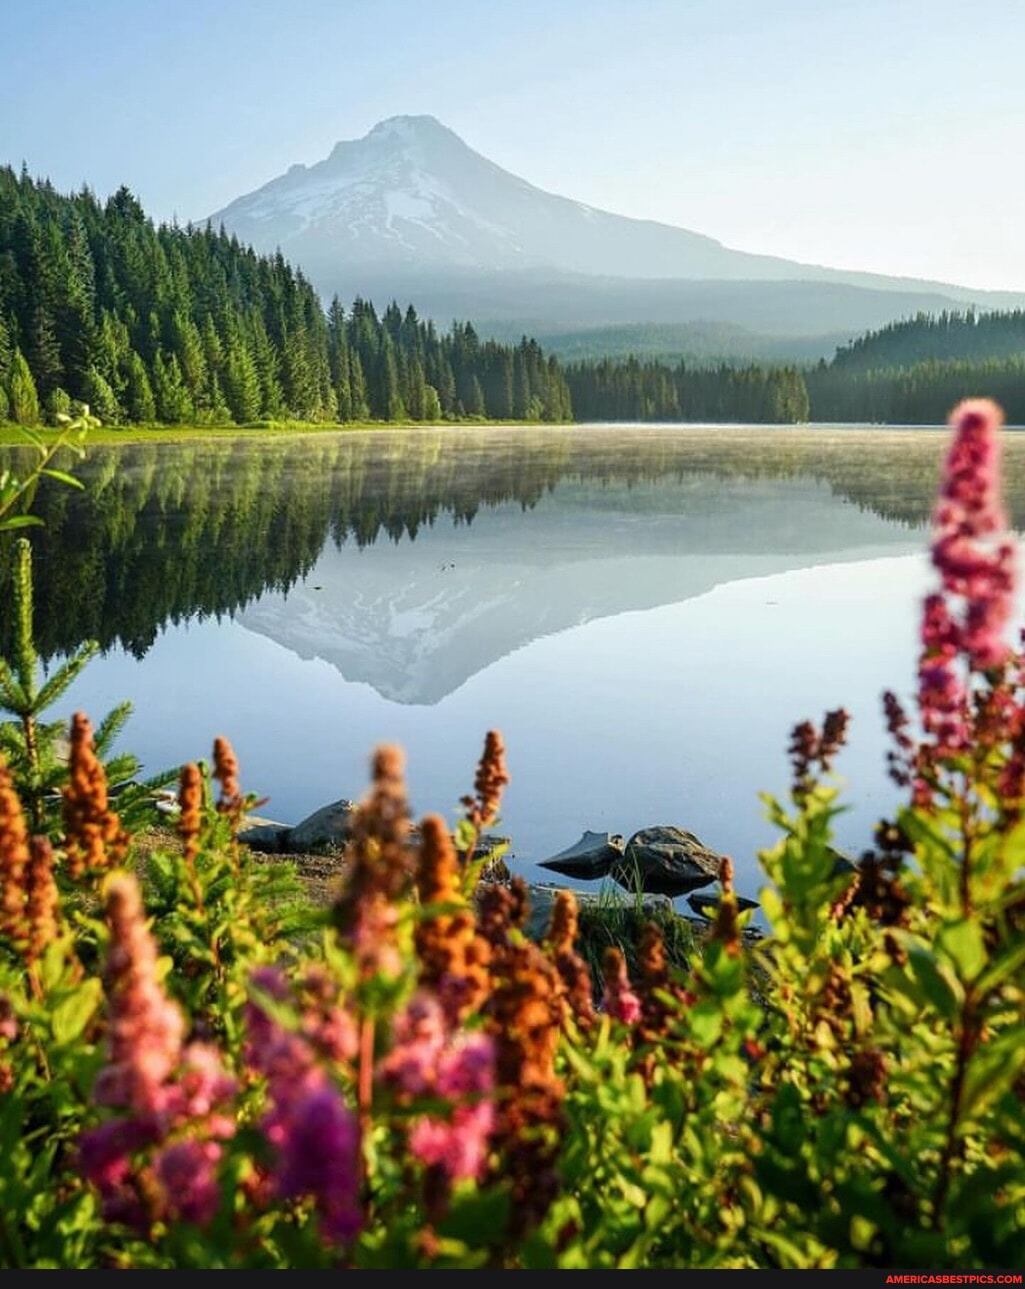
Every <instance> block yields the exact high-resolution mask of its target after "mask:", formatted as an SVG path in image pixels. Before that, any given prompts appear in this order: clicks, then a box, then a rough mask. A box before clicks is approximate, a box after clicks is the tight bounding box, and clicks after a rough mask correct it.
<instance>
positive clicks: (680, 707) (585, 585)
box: [32, 426, 1025, 907]
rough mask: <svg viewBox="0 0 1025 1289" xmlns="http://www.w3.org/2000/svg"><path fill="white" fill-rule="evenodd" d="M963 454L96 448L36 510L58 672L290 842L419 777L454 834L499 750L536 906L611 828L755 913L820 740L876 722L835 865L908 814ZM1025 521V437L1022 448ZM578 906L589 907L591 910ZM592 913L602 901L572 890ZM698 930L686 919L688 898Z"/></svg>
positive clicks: (548, 437)
mask: <svg viewBox="0 0 1025 1289" xmlns="http://www.w3.org/2000/svg"><path fill="white" fill-rule="evenodd" d="M946 443H947V432H946V431H945V430H929V429H910V430H898V429H860V428H851V427H845V428H837V429H832V428H830V429H824V428H818V427H800V428H794V429H780V428H747V427H713V428H702V427H696V426H657V427H652V426H644V427H640V426H629V427H626V426H573V427H562V426H559V427H556V426H545V427H535V428H526V429H498V428H494V429H491V428H489V429H479V430H478V429H467V428H463V427H454V428H451V429H441V430H436V429H416V430H410V431H406V430H395V429H389V430H383V431H371V432H355V433H352V432H349V433H338V434H333V433H332V434H318V435H314V436H306V437H296V436H285V437H282V436H275V437H274V438H269V439H268V440H267V441H255V440H253V439H245V440H241V439H239V440H229V441H224V440H222V441H219V442H216V443H213V444H207V445H199V444H195V443H177V444H167V445H151V444H147V445H143V446H138V445H125V446H124V447H116V448H106V447H99V446H97V447H93V448H90V449H89V451H88V455H87V460H86V461H85V462H84V463H83V465H82V466H81V467H80V468H79V474H80V477H82V478H83V479H85V481H86V483H87V488H86V491H85V492H84V493H81V494H79V493H75V492H73V491H72V490H71V489H68V488H60V487H57V486H54V487H53V488H50V489H48V490H47V491H45V493H42V494H41V512H42V513H43V515H44V517H45V519H46V528H45V529H41V530H38V531H34V532H33V533H32V540H33V543H34V549H35V552H36V564H37V589H36V619H37V628H38V636H39V643H40V648H41V652H42V654H43V655H44V656H45V657H47V658H48V659H50V660H51V662H52V661H53V660H55V659H57V658H59V657H60V656H62V655H63V654H64V653H65V652H66V651H68V650H69V649H71V648H72V647H74V645H76V644H77V643H79V641H80V640H82V639H84V638H86V637H92V638H95V639H97V640H99V641H100V642H101V645H102V647H103V653H102V656H101V657H99V658H97V659H96V660H94V661H93V662H92V663H91V664H90V665H89V666H88V667H87V668H86V670H85V671H84V673H83V674H82V676H81V677H80V678H79V679H78V681H77V682H76V683H75V685H74V687H73V688H72V690H71V691H70V692H69V694H68V696H67V698H66V700H65V701H64V702H63V703H62V704H61V707H60V709H59V710H58V711H57V712H56V715H58V716H64V715H70V713H71V712H72V711H74V710H76V709H83V710H85V711H86V712H87V713H89V715H90V716H91V717H92V718H93V719H94V721H98V720H99V719H100V718H101V717H102V716H103V715H104V714H105V713H106V712H107V711H108V710H109V709H110V708H111V707H112V706H114V705H115V704H116V703H117V702H118V701H120V700H121V699H123V698H129V699H130V700H131V701H132V702H133V704H134V713H133V715H132V717H131V719H130V720H129V722H128V724H127V726H126V729H125V731H124V734H123V735H122V745H123V747H124V748H125V749H129V750H131V751H133V752H134V753H136V754H137V755H138V756H139V757H140V758H141V759H142V761H143V763H144V768H145V772H146V773H154V772H156V771H158V770H161V769H163V768H165V767H167V766H172V765H176V764H179V763H181V762H183V761H187V760H197V759H200V758H208V757H209V756H210V753H211V749H212V744H213V739H214V737H215V736H216V735H219V734H223V735H226V736H227V737H228V738H229V739H230V740H231V742H232V744H233V746H234V748H235V750H236V753H237V754H238V758H239V762H240V766H241V770H242V780H243V787H244V788H245V789H246V790H249V791H253V792H256V793H259V794H260V795H261V796H266V797H267V798H269V800H268V801H267V802H266V804H265V805H264V806H263V807H261V810H260V813H261V814H263V815H265V816H268V817H271V818H274V819H277V820H281V821H283V822H286V823H296V822H298V821H299V820H300V819H301V818H303V817H304V816H305V815H307V814H309V813H310V812H311V811H312V810H314V809H316V808H318V807H319V806H321V805H323V804H326V803H327V802H328V801H331V800H334V799H336V798H338V797H353V798H358V797H360V796H362V794H363V793H364V791H365V790H366V788H367V784H368V764H369V758H370V754H371V752H372V750H373V748H374V747H375V746H376V745H377V744H378V743H381V742H385V741H388V742H391V741H397V742H398V743H400V744H401V745H402V746H403V748H404V749H405V752H406V757H407V778H408V786H409V794H410V798H411V803H412V808H413V813H414V817H419V816H421V815H422V814H424V813H426V812H428V811H434V810H437V811H440V812H441V813H442V814H444V815H445V816H446V817H448V818H450V819H451V820H452V821H453V822H455V820H456V819H457V818H458V816H459V813H460V806H459V799H460V797H461V796H462V795H463V794H464V793H466V792H468V791H470V790H471V788H472V784H473V777H474V772H475V768H476V764H477V759H478V757H479V755H480V752H481V749H482V747H483V741H484V736H485V733H486V732H487V730H488V729H489V728H492V727H494V728H497V729H499V730H500V731H501V732H502V734H503V736H504V739H505V742H506V746H507V751H508V759H509V769H510V773H511V775H512V782H511V784H510V785H509V787H508V789H507V791H506V795H505V798H504V804H503V811H502V819H501V822H500V824H499V826H498V828H497V829H496V831H500V832H502V833H504V834H507V835H509V836H510V837H511V839H512V854H511V856H510V857H509V864H510V867H511V868H512V869H513V871H515V872H519V873H522V874H523V875H524V876H525V877H526V878H527V879H528V880H531V881H533V880H550V879H551V874H548V873H546V872H545V871H544V870H539V869H537V868H536V864H537V862H538V861H539V860H542V859H545V858H547V857H549V856H551V855H553V854H554V853H556V852H557V851H559V850H562V849H563V848H565V847H566V846H569V845H571V844H572V843H573V842H575V841H576V840H577V838H578V837H579V836H580V834H581V833H582V832H583V831H584V830H585V829H592V830H596V831H602V832H604V831H609V832H613V833H622V834H623V835H624V836H625V837H629V835H630V834H631V833H632V832H634V831H635V830H637V829H639V828H643V827H646V826H649V825H652V824H677V825H679V826H681V827H684V828H688V829H690V830H691V831H693V832H695V833H697V835H698V836H699V837H700V838H701V839H702V840H703V841H705V842H706V843H707V844H708V845H710V846H712V847H714V848H716V849H719V850H721V851H723V852H725V853H728V854H730V855H732V857H733V859H734V863H735V867H736V871H737V887H738V890H739V891H740V893H741V894H745V895H749V896H751V897H753V898H757V891H758V887H759V885H760V882H761V871H760V868H759V865H758V861H757V852H758V850H759V849H760V848H762V847H764V846H766V845H770V844H772V843H773V842H774V841H775V840H776V836H777V834H776V832H775V830H774V829H773V828H772V827H771V826H770V825H769V824H768V823H767V822H766V819H765V815H764V806H763V803H762V801H761V799H760V796H759V794H760V793H761V792H763V791H768V792H773V793H776V794H785V793H786V791H787V787H788V784H789V764H788V760H787V750H786V749H787V744H788V740H789V735H790V731H791V729H792V727H793V725H794V724H795V723H796V722H798V721H800V720H803V719H806V718H807V719H811V720H813V721H815V722H816V723H817V722H819V721H820V720H821V718H822V716H823V714H824V713H825V711H827V710H828V709H829V708H832V707H837V706H844V707H846V708H847V709H848V711H849V712H850V713H851V715H852V721H851V725H850V741H849V746H848V747H847V748H846V749H845V750H844V751H843V753H842V754H841V756H840V758H839V761H838V763H837V769H838V772H839V773H840V775H841V777H842V779H843V781H844V784H845V788H844V794H845V796H844V799H845V802H846V805H847V807H848V810H847V813H846V814H844V815H843V816H842V817H841V819H840V820H839V823H838V829H837V843H838V845H840V846H841V847H844V848H846V849H848V850H849V851H851V852H853V853H855V854H856V853H857V852H858V851H859V850H860V849H861V848H863V847H864V846H865V845H867V843H868V841H869V838H870V835H871V830H872V826H873V824H874V822H875V821H876V820H877V819H878V818H879V817H880V815H882V814H885V813H887V812H888V811H889V810H890V809H891V808H892V806H893V804H894V803H895V796H894V793H895V789H893V788H892V786H891V785H890V783H889V780H888V779H887V777H886V774H885V763H884V753H885V749H886V739H885V734H884V728H883V722H882V714H881V695H882V692H883V690H884V689H886V688H892V689H894V690H895V691H896V692H897V693H898V695H900V696H901V697H902V698H904V699H905V700H906V701H908V702H910V699H911V696H912V694H913V692H914V675H915V659H916V636H917V630H918V614H919V605H920V601H921V597H922V595H923V593H924V591H925V590H926V589H927V588H929V587H931V586H932V584H933V583H932V576H931V574H930V571H929V567H928V562H927V557H926V548H927V542H928V516H929V512H930V509H931V505H932V499H933V494H934V489H935V485H936V480H937V478H938V473H939V467H940V463H941V460H942V455H943V452H944V450H945V447H946ZM1005 478H1006V481H1007V490H1008V497H1009V502H1010V505H1011V509H1012V512H1013V515H1014V521H1015V524H1016V526H1019V527H1020V526H1021V522H1022V517H1023V515H1025V436H1022V435H1016V434H1014V433H1012V432H1008V433H1006V434H1005ZM571 884H573V883H571ZM577 885H579V886H580V887H581V888H585V889H593V890H596V889H598V887H597V886H596V885H595V884H593V883H577ZM678 903H679V904H680V905H681V907H682V905H683V901H682V900H681V901H678Z"/></svg>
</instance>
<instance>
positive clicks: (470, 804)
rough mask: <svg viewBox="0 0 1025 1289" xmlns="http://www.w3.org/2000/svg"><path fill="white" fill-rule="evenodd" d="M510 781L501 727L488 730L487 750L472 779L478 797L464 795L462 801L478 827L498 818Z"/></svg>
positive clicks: (485, 744)
mask: <svg viewBox="0 0 1025 1289" xmlns="http://www.w3.org/2000/svg"><path fill="white" fill-rule="evenodd" d="M508 782H509V772H508V770H507V769H506V764H505V744H504V743H503V741H502V735H501V734H500V733H499V732H498V730H488V732H487V735H486V737H485V739H484V751H483V752H482V753H481V758H480V761H479V762H478V763H477V775H476V778H475V779H474V782H473V787H474V791H475V792H476V794H477V795H476V797H464V798H463V805H464V806H466V809H467V818H468V819H469V821H470V823H472V824H473V826H474V827H475V828H477V829H478V830H479V829H481V828H487V827H488V826H489V825H490V824H493V823H494V822H495V820H496V819H497V818H498V810H499V806H500V805H501V801H502V790H503V789H504V788H505V786H506V784H507V783H508Z"/></svg>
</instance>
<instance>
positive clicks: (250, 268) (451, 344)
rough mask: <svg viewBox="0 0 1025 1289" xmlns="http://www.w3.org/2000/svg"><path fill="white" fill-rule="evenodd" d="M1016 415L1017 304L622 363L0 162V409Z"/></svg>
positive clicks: (236, 413)
mask: <svg viewBox="0 0 1025 1289" xmlns="http://www.w3.org/2000/svg"><path fill="white" fill-rule="evenodd" d="M965 391H968V393H969V394H970V395H976V396H985V397H991V398H994V399H996V400H997V401H999V402H1000V404H1001V405H1002V406H1003V407H1004V409H1005V411H1006V415H1007V420H1008V421H1009V422H1010V423H1012V424H1023V423H1025V311H1023V310H1013V311H1007V312H991V313H977V312H975V311H974V310H971V309H968V310H965V311H963V312H948V313H942V314H940V315H938V316H934V315H926V314H919V315H918V316H916V317H914V318H910V319H906V320H903V321H899V322H895V323H893V324H891V325H889V326H887V327H885V328H882V329H881V330H879V331H876V332H871V333H868V334H866V335H864V336H861V337H857V338H854V339H852V340H851V341H850V342H849V343H847V344H846V345H842V346H840V347H839V348H838V349H837V350H836V353H835V355H834V357H833V358H832V359H831V360H830V361H828V362H827V361H826V360H825V359H820V360H819V361H818V362H816V363H807V364H803V365H802V364H799V363H793V362H789V363H774V362H770V361H753V360H752V361H749V362H747V361H741V360H737V359H734V360H731V361H720V362H718V363H713V362H710V361H708V360H707V359H706V360H701V359H678V360H676V361H675V362H673V361H670V360H667V359H665V358H659V357H653V356H649V357H639V356H636V355H632V356H625V357H624V356H618V357H612V356H609V357H603V358H593V357H592V358H588V359H581V360H578V361H572V362H560V361H559V360H558V359H557V358H556V357H555V355H553V354H551V353H545V351H544V350H543V349H542V347H541V346H540V345H539V344H538V343H537V341H536V340H533V339H531V338H528V337H527V336H524V337H522V338H521V340H520V341H519V342H518V343H516V344H512V343H501V342H499V341H497V340H495V339H489V338H482V337H481V336H480V335H479V334H478V332H477V330H475V328H474V326H473V324H472V322H469V321H458V320H457V321H453V322H452V324H451V326H450V328H449V329H448V331H447V332H444V333H443V332H442V331H440V330H439V328H438V326H437V324H436V323H435V322H434V321H433V320H431V319H424V318H421V317H419V316H418V314H417V311H416V307H415V302H411V303H409V304H407V305H406V306H405V307H404V308H402V307H400V305H399V303H398V302H397V301H395V300H392V301H391V302H390V303H388V304H387V306H386V307H384V308H383V309H380V308H379V307H375V304H374V303H373V302H372V301H370V300H367V299H363V298H360V297H359V296H357V297H356V299H355V300H354V301H353V302H352V303H351V305H345V304H343V303H342V301H341V300H340V299H339V298H338V297H337V296H335V297H334V298H333V299H332V300H331V302H330V304H329V305H328V306H327V307H326V308H325V306H324V302H323V301H322V300H321V298H320V297H319V295H318V294H317V292H316V290H315V288H314V286H313V285H312V284H311V282H310V281H309V280H307V278H306V277H305V276H304V275H303V272H302V271H301V269H299V268H296V267H294V266H292V265H290V264H289V263H288V262H287V261H286V260H285V259H284V258H283V257H282V256H281V254H280V253H278V254H276V255H273V256H264V255H258V254H257V253H256V252H255V251H253V250H252V249H251V248H249V247H247V246H244V245H242V244H241V243H240V242H239V241H238V239H237V238H236V237H234V236H229V235H228V233H227V232H226V231H225V230H224V229H223V228H221V229H220V230H215V229H213V228H212V227H210V226H209V225H208V226H206V227H204V228H197V227H194V226H192V225H189V226H186V227H184V228H182V227H179V226H177V225H174V224H172V225H167V224H160V225H155V224H154V222H153V221H152V220H151V219H150V218H148V217H147V215H146V214H145V212H144V210H143V209H142V207H141V205H140V204H139V202H138V201H137V200H136V198H135V197H134V196H133V195H132V193H131V192H130V190H129V189H128V188H127V187H122V188H120V189H119V190H118V191H117V192H116V193H114V194H113V195H112V196H110V197H109V198H108V199H107V200H106V201H100V200H99V199H98V198H97V197H96V196H95V195H94V194H93V193H92V192H91V191H90V190H89V189H88V188H83V189H82V190H81V191H80V192H78V193H75V194H70V195H62V194H60V193H58V192H57V191H55V189H54V188H53V186H52V185H51V184H50V183H49V182H48V181H37V180H34V179H33V178H31V177H30V176H29V175H28V174H27V173H26V172H25V171H24V169H23V170H22V172H21V174H20V175H19V174H16V173H15V172H14V170H12V169H11V168H10V167H2V168H0V422H3V421H9V422H15V423H17V424H21V425H39V424H47V423H48V424H55V423H56V422H57V420H58V418H59V417H60V416H61V415H66V414H69V413H71V412H73V411H74V410H75V409H76V408H77V406H78V405H79V404H83V403H84V404H87V405H88V406H89V408H90V409H91V411H92V412H93V413H94V414H95V415H96V416H97V417H99V419H100V420H101V421H102V422H104V423H105V424H108V425H127V424H137V425H168V426H174V425H192V426H222V425H223V426H230V425H240V426H241V425H247V426H254V425H255V426H260V425H271V424H275V423H281V422H304V423H314V424H346V423H366V422H380V423H389V422H390V423H408V422H425V423H439V422H443V421H464V420H466V421H527V422H552V423H559V422H569V421H577V422H583V421H650V422H658V421H685V422H686V421H692V422H711V423H716V422H742V423H767V424H774V423H782V424H791V423H800V422H805V421H816V422H849V423H881V424H907V425H915V424H929V425H937V424H942V423H943V422H944V421H945V420H946V417H947V415H948V413H949V411H950V408H951V407H952V406H953V405H954V404H955V403H956V402H957V401H958V400H959V399H960V398H961V397H963V396H964V394H965Z"/></svg>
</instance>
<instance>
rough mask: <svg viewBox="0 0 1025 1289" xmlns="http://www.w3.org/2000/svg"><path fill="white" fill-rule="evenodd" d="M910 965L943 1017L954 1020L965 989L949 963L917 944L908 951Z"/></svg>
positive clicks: (924, 991)
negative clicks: (941, 960) (943, 961)
mask: <svg viewBox="0 0 1025 1289" xmlns="http://www.w3.org/2000/svg"><path fill="white" fill-rule="evenodd" d="M908 966H909V967H910V968H911V970H912V971H913V972H914V975H915V979H916V980H917V981H918V983H919V984H920V985H921V986H922V992H923V993H924V994H925V996H926V998H927V999H928V1000H929V1002H931V1003H932V1005H933V1006H934V1007H935V1008H936V1010H937V1011H938V1012H939V1014H940V1015H941V1016H942V1017H943V1019H944V1020H948V1021H952V1020H954V1019H955V1018H956V1016H957V1013H958V1011H959V1009H960V1007H961V1005H962V1003H963V1002H964V990H963V988H962V987H961V984H960V982H959V981H958V980H957V978H956V977H955V975H954V973H953V972H952V971H951V970H950V968H949V967H948V966H947V964H946V963H938V962H937V961H936V960H935V958H933V956H932V954H930V953H929V952H928V950H926V949H924V948H922V947H921V946H917V945H916V946H915V947H914V948H912V949H910V950H909V951H908Z"/></svg>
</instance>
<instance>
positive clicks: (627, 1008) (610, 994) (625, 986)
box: [602, 944, 641, 1025]
mask: <svg viewBox="0 0 1025 1289" xmlns="http://www.w3.org/2000/svg"><path fill="white" fill-rule="evenodd" d="M602 981H603V984H604V992H603V995H602V1010H603V1011H604V1012H606V1013H607V1014H608V1015H609V1016H611V1017H612V1019H613V1020H618V1021H619V1022H620V1023H621V1024H623V1025H635V1024H636V1023H637V1021H638V1020H640V1018H641V1000H640V999H639V998H638V997H637V995H636V994H635V993H634V991H633V990H632V989H631V988H630V978H629V976H628V975H627V970H626V958H624V956H623V951H622V949H620V948H619V947H618V946H617V945H614V944H610V945H608V946H607V947H606V949H605V952H604V954H603V955H602Z"/></svg>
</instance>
